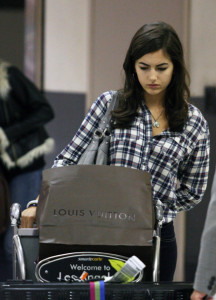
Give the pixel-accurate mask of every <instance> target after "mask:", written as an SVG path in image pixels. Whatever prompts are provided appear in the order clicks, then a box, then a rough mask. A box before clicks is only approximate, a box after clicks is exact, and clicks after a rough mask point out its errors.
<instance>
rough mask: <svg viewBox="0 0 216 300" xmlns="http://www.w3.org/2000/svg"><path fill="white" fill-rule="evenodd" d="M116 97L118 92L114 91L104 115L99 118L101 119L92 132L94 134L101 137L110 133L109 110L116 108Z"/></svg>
mask: <svg viewBox="0 0 216 300" xmlns="http://www.w3.org/2000/svg"><path fill="white" fill-rule="evenodd" d="M117 98H118V92H116V93H115V94H114V95H113V97H112V99H111V102H110V104H109V106H108V108H107V111H106V113H105V115H104V116H103V118H102V119H101V121H100V123H99V125H98V128H97V129H96V130H95V132H94V136H97V137H99V138H102V137H103V136H104V135H109V134H110V131H111V118H112V116H111V111H112V110H114V109H115V108H116V106H117V105H118V101H117Z"/></svg>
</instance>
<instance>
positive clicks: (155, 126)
mask: <svg viewBox="0 0 216 300" xmlns="http://www.w3.org/2000/svg"><path fill="white" fill-rule="evenodd" d="M163 111H164V110H162V111H161V113H160V114H159V116H158V117H157V118H156V119H155V117H154V116H153V114H152V113H151V115H152V118H153V119H154V122H152V126H153V127H154V128H159V127H160V123H159V122H158V119H159V118H160V116H161V115H162V113H163Z"/></svg>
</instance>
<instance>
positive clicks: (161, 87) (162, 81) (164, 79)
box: [135, 49, 174, 97]
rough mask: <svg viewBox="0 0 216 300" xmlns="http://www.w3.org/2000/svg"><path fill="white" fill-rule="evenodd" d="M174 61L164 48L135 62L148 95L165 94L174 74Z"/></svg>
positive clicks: (140, 81)
mask: <svg viewBox="0 0 216 300" xmlns="http://www.w3.org/2000/svg"><path fill="white" fill-rule="evenodd" d="M173 68H174V67H173V63H172V61H171V59H170V57H169V55H168V54H166V53H165V52H164V51H163V50H162V49H160V50H158V51H155V52H151V53H147V54H145V55H143V56H142V57H141V58H139V59H137V60H136V62H135V71H136V74H137V78H138V81H139V83H140V84H141V86H142V88H143V90H144V92H145V94H146V95H151V96H156V95H158V96H161V97H163V96H164V95H165V91H166V88H167V87H168V85H169V83H170V81H171V79H172V74H173Z"/></svg>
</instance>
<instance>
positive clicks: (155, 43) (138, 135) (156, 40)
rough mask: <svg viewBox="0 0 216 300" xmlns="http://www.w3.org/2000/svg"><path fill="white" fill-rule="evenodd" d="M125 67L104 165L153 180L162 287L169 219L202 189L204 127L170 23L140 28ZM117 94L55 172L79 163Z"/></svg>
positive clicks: (168, 258) (171, 236) (171, 259)
mask: <svg viewBox="0 0 216 300" xmlns="http://www.w3.org/2000/svg"><path fill="white" fill-rule="evenodd" d="M123 68H124V71H125V84H124V87H123V89H121V90H119V91H117V92H118V98H119V102H118V107H117V108H116V109H115V110H114V111H112V112H111V114H112V117H113V123H112V132H111V141H110V151H109V165H111V166H119V167H126V168H134V169H138V170H143V171H147V172H149V173H150V174H151V183H152V192H153V204H154V205H155V206H156V205H157V204H161V205H162V208H163V226H162V230H161V253H160V280H161V281H172V280H173V275H174V272H175V268H176V260H177V245H176V238H175V231H174V226H173V220H174V219H175V217H176V215H177V214H178V213H179V212H181V211H185V210H190V209H192V208H193V207H194V206H195V205H197V204H198V203H199V202H200V201H201V200H202V198H203V195H204V192H205V190H206V187H207V180H208V171H209V147H210V145H209V129H208V124H207V122H206V120H205V118H204V117H203V115H202V113H201V112H200V111H199V110H198V108H196V107H195V106H193V105H191V104H189V96H190V91H189V88H188V84H187V71H186V69H185V63H184V55H183V48H182V45H181V42H180V40H179V37H178V35H177V33H176V32H175V30H174V29H173V28H172V27H171V26H170V25H169V24H166V23H164V22H157V23H152V24H146V25H144V26H142V27H141V28H140V29H139V30H138V31H137V32H136V34H135V35H134V37H133V38H132V41H131V43H130V46H129V49H128V51H127V54H126V57H125V61H124V63H123ZM115 93H116V91H107V92H104V93H103V94H102V95H100V96H99V97H98V98H97V99H96V101H95V102H94V103H93V105H92V107H91V109H90V111H89V113H88V114H87V116H86V118H85V119H84V121H83V123H82V125H81V126H80V128H79V130H78V131H77V133H76V135H75V136H74V138H73V139H72V141H71V142H70V143H69V144H68V145H67V146H66V148H65V149H64V150H63V151H62V152H61V153H60V154H59V155H58V156H57V157H56V159H55V161H54V165H53V167H62V166H68V165H73V164H77V163H78V161H79V158H80V157H81V155H82V153H83V152H84V151H85V149H86V147H87V146H88V144H89V143H90V141H91V138H92V136H93V134H94V131H95V129H96V128H97V127H98V124H99V122H100V120H101V118H102V117H103V116H104V114H105V113H106V110H107V107H108V105H109V104H110V102H111V101H112V97H113V95H114V94H115ZM131 184H133V183H131ZM131 201H132V199H131ZM35 215H36V208H35V207H32V208H29V210H27V211H24V212H23V214H22V222H23V224H25V225H27V227H28V225H32V221H33V220H34V218H35Z"/></svg>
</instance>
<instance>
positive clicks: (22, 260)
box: [11, 203, 163, 283]
mask: <svg viewBox="0 0 216 300" xmlns="http://www.w3.org/2000/svg"><path fill="white" fill-rule="evenodd" d="M162 218H163V211H162V207H161V206H159V205H158V206H157V207H156V208H155V224H154V231H153V232H154V234H153V237H152V245H151V246H150V247H151V251H152V252H153V260H152V266H151V267H150V268H149V269H150V270H152V274H150V278H151V281H153V282H154V283H158V282H159V281H160V270H159V264H160V240H161V238H160V233H161V227H162ZM20 221H21V207H20V205H19V204H17V203H15V204H13V205H12V207H11V226H12V227H13V245H14V254H13V279H14V280H33V282H38V281H41V282H51V281H49V280H43V279H41V277H40V276H39V275H38V269H40V268H38V266H40V267H41V262H40V261H38V257H39V230H38V228H36V227H35V228H20V223H21V222H20ZM94 248H95V249H97V250H98V249H99V250H101V248H98V247H93V248H91V247H90V250H94ZM88 249H89V248H88ZM106 249H107V248H106ZM132 249H133V247H132ZM75 250H77V251H73V252H72V253H71V251H70V252H68V253H67V252H66V253H65V251H64V252H63V253H61V254H58V255H54V256H51V257H47V258H46V259H45V260H44V262H45V264H47V263H48V262H50V261H55V260H56V261H57V262H59V260H61V263H62V262H63V261H64V260H67V259H68V258H70V256H71V254H73V255H74V254H76V253H78V254H79V253H80V251H83V250H84V248H82V249H81V250H80V249H79V250H78V249H76V248H75ZM141 250H142V249H141ZM125 251H126V252H124V253H123V254H126V253H127V249H125ZM130 251H131V250H130ZM82 253H83V252H82ZM96 253H97V256H98V255H99V254H100V255H101V254H103V252H101V251H97V252H96ZM106 254H107V253H106ZM110 254H112V251H109V255H110ZM120 254H122V253H120ZM119 257H120V258H121V257H122V258H125V260H126V259H127V257H125V256H124V255H119ZM143 262H144V263H145V261H143ZM141 277H142V276H141ZM139 278H140V277H138V280H137V281H140V279H139Z"/></svg>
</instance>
